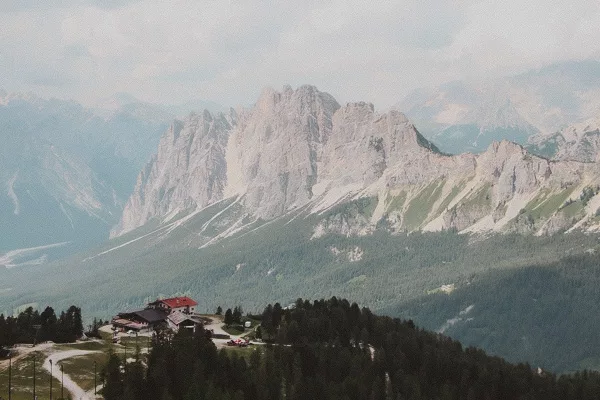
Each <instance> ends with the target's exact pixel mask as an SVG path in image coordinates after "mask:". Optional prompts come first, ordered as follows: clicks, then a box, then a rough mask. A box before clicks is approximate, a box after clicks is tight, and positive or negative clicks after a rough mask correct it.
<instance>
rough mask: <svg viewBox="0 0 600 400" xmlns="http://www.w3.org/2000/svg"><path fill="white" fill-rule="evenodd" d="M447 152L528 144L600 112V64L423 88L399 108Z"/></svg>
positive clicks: (556, 66) (591, 62)
mask: <svg viewBox="0 0 600 400" xmlns="http://www.w3.org/2000/svg"><path fill="white" fill-rule="evenodd" d="M397 107H398V108H400V109H402V110H404V111H405V112H406V114H407V115H408V117H409V118H411V119H412V120H413V121H414V122H415V124H416V125H417V126H418V127H419V128H420V129H421V131H422V133H423V134H424V135H425V136H426V137H427V138H429V139H430V140H432V141H433V142H434V143H435V144H436V145H438V146H439V147H440V149H441V150H442V151H446V152H449V153H453V154H457V153H462V152H465V151H474V152H480V151H483V150H485V149H486V148H487V147H488V146H489V145H490V143H491V142H492V141H494V140H496V141H499V140H502V139H506V140H511V141H514V142H517V143H520V144H526V143H527V141H528V138H529V137H530V136H533V135H539V134H545V135H546V134H552V133H554V132H557V131H558V130H560V129H562V128H564V127H566V126H568V125H571V124H573V123H576V122H581V121H583V120H585V119H587V118H590V117H592V116H594V115H597V113H598V112H599V111H600V62H598V61H594V60H587V61H572V62H564V63H558V64H554V65H550V66H548V67H545V68H541V69H537V70H533V71H529V72H527V73H524V74H521V75H517V76H513V77H508V78H502V79H497V80H493V81H484V82H480V83H467V82H460V81H459V82H451V83H447V84H444V85H441V86H439V87H437V88H433V89H420V90H417V91H415V92H413V93H412V94H410V95H409V96H407V97H406V98H405V99H404V100H403V101H402V102H400V103H399V104H398V105H397Z"/></svg>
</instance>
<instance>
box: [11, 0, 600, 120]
mask: <svg viewBox="0 0 600 400" xmlns="http://www.w3.org/2000/svg"><path fill="white" fill-rule="evenodd" d="M598 27H600V2H599V1H598V0H578V1H573V0H551V1H548V0H529V1H522V0H503V1H496V0H400V1H352V0H347V1H342V0H314V1H313V0H307V1H303V0H295V1H292V0H290V1H261V0H255V1H234V0H231V1H210V0H202V1H198V0H106V1H101V0H43V1H42V0H2V1H1V2H0V88H4V89H6V90H8V91H19V92H28V91H31V92H34V93H37V94H38V95H41V96H45V97H51V96H52V97H59V98H72V99H75V100H77V101H80V102H82V103H84V104H87V105H93V104H95V103H97V102H99V101H100V99H105V98H107V97H110V96H111V95H112V94H114V93H117V92H125V93H130V94H132V95H134V96H135V97H137V98H139V99H141V100H144V101H149V102H154V103H163V104H181V103H185V102H187V101H190V100H194V99H205V100H212V101H215V102H217V103H220V104H223V105H232V106H235V105H240V104H251V103H253V102H254V101H255V100H256V98H257V97H258V95H259V93H260V92H261V90H262V89H263V88H264V87H266V86H270V87H273V88H276V89H280V88H281V87H282V86H283V85H286V84H290V85H292V86H293V87H296V86H299V85H302V84H313V85H316V86H317V87H318V88H319V89H320V90H323V91H327V92H329V93H331V94H332V95H334V96H335V97H336V98H337V99H338V101H340V102H346V101H357V100H364V101H370V102H373V103H375V104H376V106H377V107H378V108H385V107H388V106H391V105H393V104H395V103H397V102H398V101H400V100H401V99H402V98H403V97H404V96H406V95H407V94H408V93H409V92H410V91H412V90H413V89H415V88H420V87H429V86H434V85H437V84H440V83H443V82H447V81H451V80H462V79H466V80H481V79H487V78H494V77H499V76H504V75H511V74H515V73H519V72H524V71H526V70H528V69H531V68H539V67H542V66H544V65H548V64H551V63H554V62H558V61H563V60H579V59H588V58H592V59H600V29H599V28H598Z"/></svg>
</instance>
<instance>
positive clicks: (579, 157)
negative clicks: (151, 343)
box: [530, 117, 600, 162]
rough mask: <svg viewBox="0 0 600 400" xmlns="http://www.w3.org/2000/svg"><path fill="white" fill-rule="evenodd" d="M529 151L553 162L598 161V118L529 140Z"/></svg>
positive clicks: (599, 154) (599, 135)
mask: <svg viewBox="0 0 600 400" xmlns="http://www.w3.org/2000/svg"><path fill="white" fill-rule="evenodd" d="M530 141H531V145H530V149H531V151H533V152H535V153H539V154H541V155H544V156H547V157H549V158H552V159H555V160H572V161H581V162H597V161H599V160H600V117H595V118H590V119H588V120H586V121H584V122H581V123H577V124H573V125H571V126H568V127H566V128H563V129H561V130H560V131H558V132H556V133H555V134H552V135H537V136H535V137H533V138H531V140H530Z"/></svg>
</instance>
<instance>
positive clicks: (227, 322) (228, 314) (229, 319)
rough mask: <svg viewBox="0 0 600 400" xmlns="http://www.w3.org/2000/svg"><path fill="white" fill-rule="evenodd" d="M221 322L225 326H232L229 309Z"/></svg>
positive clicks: (231, 316) (231, 315) (231, 314)
mask: <svg viewBox="0 0 600 400" xmlns="http://www.w3.org/2000/svg"><path fill="white" fill-rule="evenodd" d="M223 322H224V323H225V325H227V326H229V325H231V324H233V313H232V312H231V308H228V309H227V311H225V319H224V320H223Z"/></svg>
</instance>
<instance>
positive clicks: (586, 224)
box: [112, 85, 600, 237]
mask: <svg viewBox="0 0 600 400" xmlns="http://www.w3.org/2000/svg"><path fill="white" fill-rule="evenodd" d="M234 114H235V117H233V115H234ZM214 121H220V122H218V123H217V124H216V125H215V123H214ZM194 157H197V158H196V159H195V161H193V160H191V158H194ZM149 171H151V172H149ZM599 176H600V169H599V167H598V165H596V164H593V163H592V164H590V163H581V162H578V161H567V160H548V159H545V158H544V157H540V156H537V155H535V154H531V153H529V152H528V151H527V150H526V149H525V148H524V147H523V146H522V145H519V144H515V143H512V142H509V141H506V140H503V141H501V142H493V143H492V144H490V146H489V147H488V148H487V150H486V151H485V152H483V153H481V154H479V155H475V154H471V153H465V154H461V155H455V156H454V155H447V154H443V153H441V152H440V151H439V150H438V149H437V148H436V147H435V145H433V144H432V143H431V142H429V141H428V140H427V139H425V138H424V137H423V136H422V135H421V134H420V133H419V131H418V130H417V129H416V128H415V126H414V125H413V124H412V123H411V122H410V121H409V120H408V118H407V117H406V116H405V115H404V114H403V113H401V112H399V111H397V110H396V109H391V110H389V111H387V112H385V113H381V114H380V113H378V112H376V111H375V109H374V106H373V105H372V104H370V103H365V102H355V103H348V104H346V105H344V106H341V105H339V104H338V103H337V101H335V99H334V98H333V97H331V96H330V95H328V94H327V93H323V92H319V91H318V89H317V88H315V87H314V86H309V85H305V86H301V87H299V88H298V89H296V90H293V89H292V88H291V87H289V86H286V87H284V88H283V90H282V91H281V92H277V91H275V90H273V89H265V90H264V91H263V93H262V94H261V96H260V97H259V99H258V101H257V102H256V104H255V106H254V107H253V108H251V109H246V110H240V111H239V112H237V113H234V112H233V111H232V112H231V113H230V116H229V117H226V116H225V115H224V114H216V115H213V114H212V113H210V112H208V111H204V112H203V113H202V114H201V116H200V117H199V116H198V115H196V114H192V115H190V117H188V118H187V119H186V120H184V121H176V122H175V123H174V124H173V125H172V127H171V129H170V130H168V131H167V132H166V133H165V134H164V135H163V138H162V139H161V145H160V146H159V150H158V154H157V156H156V157H154V158H153V159H152V160H151V161H150V162H149V163H148V164H147V166H146V168H145V169H144V170H143V171H142V173H141V174H140V175H139V177H138V184H137V186H136V190H135V191H134V194H133V196H132V197H130V199H129V201H128V203H127V206H126V207H125V210H124V212H123V217H122V219H121V222H120V224H119V225H118V226H117V227H115V228H114V229H113V231H112V237H116V236H119V235H122V234H124V233H126V232H129V231H131V230H133V229H136V228H138V227H140V226H142V225H143V224H144V223H145V222H148V221H149V220H151V219H157V220H160V221H163V222H167V221H169V220H170V219H171V218H172V217H174V216H175V215H178V214H179V213H181V212H195V211H194V210H202V209H204V208H205V207H207V206H209V205H211V204H214V203H215V202H218V201H222V200H224V199H227V198H230V199H234V198H235V205H234V206H233V207H234V208H236V209H237V211H236V213H237V214H236V215H237V217H236V218H237V219H236V221H233V224H234V225H237V226H240V224H243V225H248V224H250V223H251V221H257V220H271V219H273V218H277V217H279V216H282V215H285V214H286V213H289V212H291V211H293V210H296V209H303V208H305V207H308V209H309V210H310V212H311V213H320V212H322V211H324V210H327V209H329V208H331V207H332V206H334V205H336V204H341V203H344V202H347V201H349V200H351V199H359V198H371V199H373V200H372V202H373V210H371V212H370V215H366V216H363V218H362V219H363V221H362V222H358V221H355V223H358V224H359V225H360V226H361V227H362V228H360V227H359V228H356V227H355V228H350V231H363V232H369V231H372V230H373V229H376V227H377V226H378V225H382V223H383V224H384V225H385V226H386V227H387V229H391V230H392V231H414V230H426V231H438V230H448V229H456V230H457V231H460V232H465V233H467V232H508V231H520V232H529V233H535V234H547V233H555V232H558V231H561V230H568V229H572V228H574V227H575V226H577V227H578V228H582V229H588V230H590V229H591V230H594V229H598V228H599V227H600V221H598V220H597V218H596V215H595V212H596V209H597V207H598V206H600V196H598V191H597V190H595V189H593V187H594V185H593V183H594V182H595V180H596V179H597V178H598V177H599ZM586 190H587V191H588V192H587V193H588V195H587V196H589V191H590V190H593V195H592V197H591V198H586V199H585V201H584V200H582V198H581V196H582V193H583V192H584V191H586ZM584 202H585V204H584ZM567 203H568V204H567ZM571 204H575V205H576V206H577V207H575V206H573V207H571V208H569V209H568V211H569V212H568V213H566V212H564V209H565V208H566V207H567V206H568V205H571ZM346 222H347V221H346ZM326 227H328V228H326ZM367 227H369V228H367ZM346 228H347V225H346ZM346 228H343V229H342V228H340V227H335V226H333V225H332V224H331V223H328V222H326V221H325V222H324V224H321V225H319V228H318V230H319V232H320V233H319V234H322V233H323V232H324V231H323V230H324V229H325V231H326V230H327V229H332V230H333V231H334V232H338V233H339V232H340V229H342V230H344V229H346ZM363 228H364V229H363ZM365 229H366V231H365Z"/></svg>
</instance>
